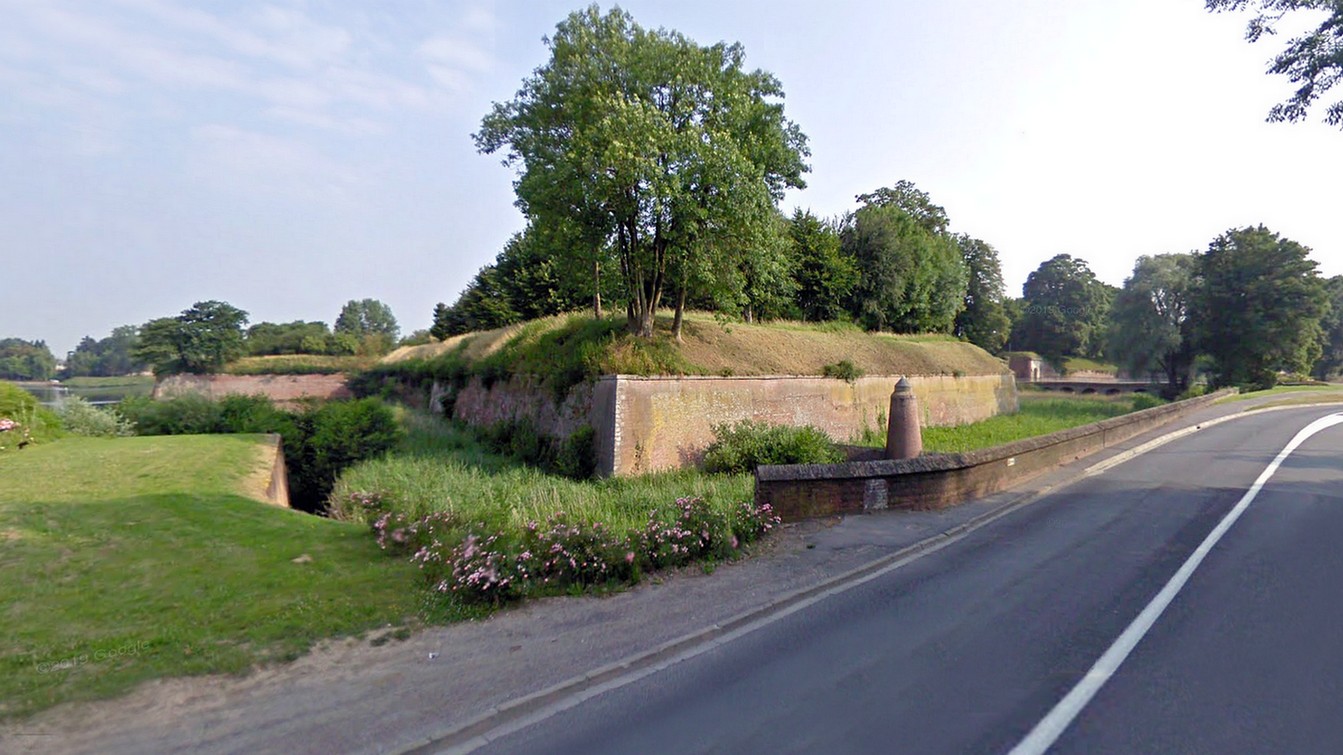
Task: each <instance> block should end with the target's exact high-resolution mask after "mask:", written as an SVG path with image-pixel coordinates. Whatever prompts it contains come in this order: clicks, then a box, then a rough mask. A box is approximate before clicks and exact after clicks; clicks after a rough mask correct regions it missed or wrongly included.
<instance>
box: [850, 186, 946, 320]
mask: <svg viewBox="0 0 1343 755" xmlns="http://www.w3.org/2000/svg"><path fill="white" fill-rule="evenodd" d="M863 196H873V195H863ZM840 247H841V248H842V249H843V251H844V253H845V254H846V255H847V256H849V257H850V258H851V259H853V261H854V263H855V265H856V266H857V268H858V270H859V274H860V277H859V280H858V284H857V285H856V286H855V287H854V290H853V294H852V295H851V297H850V305H849V311H850V312H851V314H852V315H853V317H854V319H855V320H857V321H858V322H859V323H860V324H862V325H863V326H864V327H865V328H867V329H869V330H890V331H894V332H897V333H931V332H936V333H950V332H951V331H952V328H953V327H954V325H955V321H956V315H957V314H958V313H960V311H961V308H962V307H964V306H965V291H966V286H967V278H968V273H967V271H966V267H965V263H964V261H963V260H962V259H961V252H960V249H959V248H958V247H957V245H956V242H955V240H954V239H952V238H951V237H950V236H948V235H947V234H945V233H935V232H933V231H931V230H930V229H929V227H928V225H927V224H926V223H924V222H921V221H920V220H919V219H918V218H916V217H915V216H913V215H910V214H909V213H908V212H906V211H905V210H904V209H902V208H901V207H900V206H898V205H896V204H894V203H889V202H884V201H881V202H878V203H875V204H872V203H869V204H865V205H864V206H863V207H861V208H859V209H858V211H857V212H854V213H853V214H852V215H850V216H849V217H848V218H846V220H845V221H844V225H843V229H842V230H841V231H840Z"/></svg>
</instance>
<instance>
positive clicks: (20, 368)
mask: <svg viewBox="0 0 1343 755" xmlns="http://www.w3.org/2000/svg"><path fill="white" fill-rule="evenodd" d="M55 374H56V358H55V357H54V356H52V354H51V349H49V348H47V344H46V342H45V341H41V340H37V341H25V340H23V339H22V338H3V339H0V380H50V379H51V378H52V376H53V375H55Z"/></svg>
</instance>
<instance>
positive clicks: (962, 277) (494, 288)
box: [430, 181, 1009, 351]
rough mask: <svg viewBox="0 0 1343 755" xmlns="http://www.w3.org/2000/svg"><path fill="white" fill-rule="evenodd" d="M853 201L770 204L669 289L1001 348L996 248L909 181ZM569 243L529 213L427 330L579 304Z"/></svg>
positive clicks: (772, 315)
mask: <svg viewBox="0 0 1343 755" xmlns="http://www.w3.org/2000/svg"><path fill="white" fill-rule="evenodd" d="M858 201H859V202H860V205H861V206H860V207H859V209H858V210H857V211H855V212H852V213H849V214H847V215H845V216H843V217H841V218H837V219H822V218H818V217H816V216H815V215H814V214H812V213H811V212H807V211H803V210H796V211H795V212H794V213H793V215H792V217H790V218H789V217H784V216H783V215H782V214H781V213H779V212H778V211H777V210H773V211H772V212H773V216H772V219H771V220H770V222H769V224H768V225H767V226H766V227H765V228H764V229H762V231H761V234H760V236H759V237H758V238H757V243H758V244H759V246H756V247H753V248H751V249H750V250H747V251H749V253H748V254H744V255H743V256H742V257H740V258H739V259H738V260H737V261H736V263H735V264H736V266H735V267H734V268H733V270H732V274H731V275H724V276H722V277H720V278H718V279H716V282H715V283H714V284H712V285H710V284H709V283H705V284H704V285H703V286H702V287H699V288H696V289H693V291H692V290H687V291H684V292H678V294H677V297H676V301H677V304H678V306H679V307H680V308H684V307H687V306H688V307H692V308H695V309H703V310H714V311H718V312H722V313H724V314H726V315H729V316H735V317H740V318H741V319H743V320H746V321H747V322H751V321H755V320H769V319H790V320H806V321H813V322H822V321H829V320H852V321H854V322H857V323H859V324H861V325H863V326H864V327H867V328H869V329H872V330H887V331H893V332H906V333H914V332H919V333H925V332H942V333H955V334H957V335H959V336H962V337H964V338H966V339H967V340H969V341H972V342H974V343H977V344H979V345H981V346H983V347H984V348H986V349H989V350H991V351H998V350H999V349H1000V348H1001V347H1002V346H1003V344H1004V343H1005V342H1006V341H1007V338H1008V334H1009V321H1008V318H1007V314H1006V310H1005V304H1004V291H1003V279H1002V269H1001V266H1000V263H999V260H998V253H997V251H995V250H994V248H993V247H992V246H990V245H989V244H987V243H986V242H984V241H982V240H979V239H974V238H970V237H969V236H965V235H954V234H952V233H951V232H950V231H949V230H948V226H949V221H948V220H947V217H946V213H945V212H944V211H943V210H942V208H941V207H938V206H936V205H934V204H933V203H932V201H931V199H930V198H929V196H928V195H927V194H926V193H924V192H922V191H920V190H919V189H917V188H916V187H915V186H914V185H913V184H912V183H910V182H908V181H900V182H898V183H896V184H895V186H894V187H889V188H883V189H879V190H877V191H876V192H873V193H871V194H863V195H860V196H859V197H858ZM572 254H573V252H572V249H571V247H569V246H567V245H566V243H565V239H564V238H563V237H558V236H555V235H551V234H547V233H546V232H545V231H544V230H543V228H542V227H541V226H539V225H538V224H537V222H536V221H533V223H532V224H531V225H529V226H528V227H527V229H526V230H524V231H523V232H522V233H519V234H516V235H515V236H514V237H513V238H512V239H510V240H509V242H508V243H507V244H506V245H505V246H504V249H503V250H502V251H501V252H500V253H499V255H498V256H497V257H496V258H495V261H494V263H493V264H491V265H487V266H486V267H485V268H483V269H482V270H481V271H480V272H479V273H477V274H476V276H475V278H473V279H472V281H471V282H470V283H469V284H468V285H467V287H466V289H465V290H464V291H463V292H462V294H461V295H460V296H459V297H458V299H457V301H456V302H455V303H454V304H453V305H452V306H448V305H447V304H442V303H440V304H439V305H438V306H437V307H435V309H434V317H433V321H434V326H433V328H432V329H431V331H430V332H431V333H432V335H433V336H434V337H436V338H440V339H442V338H447V337H449V336H452V335H457V334H460V333H466V332H470V331H474V330H487V329H490V328H497V327H502V326H504V325H509V324H512V323H516V322H521V321H524V320H529V319H534V318H537V317H543V316H546V315H552V314H557V313H560V312H566V311H572V310H575V309H580V308H582V307H584V306H585V305H586V304H587V303H588V302H589V301H591V300H593V299H592V294H591V292H592V290H593V289H592V281H591V280H590V279H589V278H587V277H586V276H585V275H583V274H582V273H581V272H580V271H579V269H578V268H576V267H574V266H570V265H567V264H566V260H569V259H570V258H571V256H572ZM615 256H616V255H615V254H614V252H613V251H612V254H611V257H610V259H609V260H608V261H609V262H615ZM575 273H577V274H575ZM701 277H707V275H705V276H701ZM625 283H626V282H625V281H624V280H622V279H619V278H616V279H608V280H607V281H606V282H604V283H603V284H601V287H600V289H598V294H599V297H600V298H601V299H604V300H606V301H611V300H616V301H621V300H627V299H629V294H628V290H627V289H626V288H625ZM594 311H595V310H594ZM627 314H628V312H627ZM678 320H679V317H675V316H674V321H673V323H674V325H675V322H676V321H678ZM639 323H640V320H639V318H638V316H637V315H636V316H635V317H632V318H631V330H633V331H635V332H641V331H640V328H641V326H640V325H639Z"/></svg>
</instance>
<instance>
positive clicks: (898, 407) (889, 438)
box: [886, 378, 923, 460]
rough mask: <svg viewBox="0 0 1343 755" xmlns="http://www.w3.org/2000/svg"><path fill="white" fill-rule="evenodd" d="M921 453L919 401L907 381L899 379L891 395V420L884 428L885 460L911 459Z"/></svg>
mask: <svg viewBox="0 0 1343 755" xmlns="http://www.w3.org/2000/svg"><path fill="white" fill-rule="evenodd" d="M920 453H923V431H922V430H921V429H919V400H918V399H917V398H915V397H914V390H913V389H912V388H910V386H909V381H908V380H906V379H905V378H900V381H899V382H897V383H896V384H895V392H894V393H892V394H891V418H890V422H889V424H887V426H886V458H888V459H897V460H899V459H913V458H914V457H916V456H918V455H919V454H920Z"/></svg>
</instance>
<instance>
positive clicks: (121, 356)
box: [61, 325, 146, 377]
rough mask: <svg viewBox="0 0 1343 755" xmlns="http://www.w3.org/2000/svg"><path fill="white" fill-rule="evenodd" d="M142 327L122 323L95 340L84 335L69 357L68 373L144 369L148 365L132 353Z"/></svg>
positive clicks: (106, 374)
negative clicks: (108, 333)
mask: <svg viewBox="0 0 1343 755" xmlns="http://www.w3.org/2000/svg"><path fill="white" fill-rule="evenodd" d="M139 331H140V329H139V328H138V327H136V326H135V325H122V326H121V327H117V328H113V329H112V334H111V335H109V336H107V337H106V338H102V339H99V340H96V341H95V340H94V339H93V338H92V337H90V336H84V338H83V339H81V340H80V342H79V345H77V346H75V350H74V351H72V352H70V353H69V354H67V355H66V357H65V369H64V370H63V371H62V373H61V374H62V375H64V376H65V377H83V376H93V377H111V376H115V375H130V374H132V373H135V372H139V371H140V370H143V369H144V368H145V367H146V365H145V364H144V363H143V362H139V361H137V360H136V359H134V358H133V357H132V356H131V355H132V353H133V352H134V350H135V344H136V343H137V342H138V341H139V338H140V333H139Z"/></svg>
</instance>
